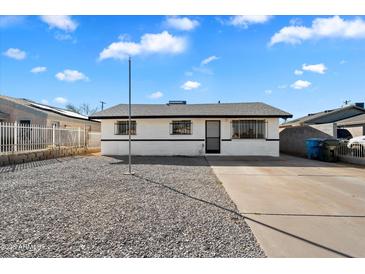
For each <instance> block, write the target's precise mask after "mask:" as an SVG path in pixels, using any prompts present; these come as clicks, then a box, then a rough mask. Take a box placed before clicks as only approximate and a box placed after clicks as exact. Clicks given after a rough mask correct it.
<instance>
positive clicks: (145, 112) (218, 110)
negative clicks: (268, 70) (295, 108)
mask: <svg viewBox="0 0 365 274" xmlns="http://www.w3.org/2000/svg"><path fill="white" fill-rule="evenodd" d="M127 117H128V104H119V105H116V106H113V107H110V108H108V109H105V110H103V111H100V112H97V113H95V114H93V115H92V116H90V118H92V119H112V118H119V119H121V118H122V119H123V118H127ZM132 117H133V118H169V117H170V118H173V117H176V118H178V117H180V118H183V117H186V118H195V117H217V118H219V117H277V118H290V117H292V115H291V114H290V113H288V112H286V111H283V110H281V109H278V108H275V107H272V106H270V105H268V104H265V103H260V102H253V103H218V104H133V105H132Z"/></svg>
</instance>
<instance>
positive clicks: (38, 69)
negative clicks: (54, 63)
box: [30, 67, 47, 73]
mask: <svg viewBox="0 0 365 274" xmlns="http://www.w3.org/2000/svg"><path fill="white" fill-rule="evenodd" d="M46 71H47V68H46V67H34V68H32V69H31V70H30V72H31V73H41V72H46Z"/></svg>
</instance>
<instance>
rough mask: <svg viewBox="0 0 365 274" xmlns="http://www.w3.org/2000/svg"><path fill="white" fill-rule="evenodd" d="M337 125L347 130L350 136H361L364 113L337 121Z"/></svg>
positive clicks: (364, 126)
mask: <svg viewBox="0 0 365 274" xmlns="http://www.w3.org/2000/svg"><path fill="white" fill-rule="evenodd" d="M337 127H338V128H340V129H344V130H348V131H349V132H350V133H351V135H352V137H358V136H363V135H365V114H361V115H357V116H354V117H351V118H347V119H344V120H341V121H338V122H337Z"/></svg>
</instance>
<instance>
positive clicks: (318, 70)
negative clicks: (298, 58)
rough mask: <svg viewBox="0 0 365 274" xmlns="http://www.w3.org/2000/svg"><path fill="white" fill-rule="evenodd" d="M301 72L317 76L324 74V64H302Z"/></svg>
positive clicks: (325, 68)
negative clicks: (316, 74) (312, 73)
mask: <svg viewBox="0 0 365 274" xmlns="http://www.w3.org/2000/svg"><path fill="white" fill-rule="evenodd" d="M302 70H307V71H311V72H316V73H319V74H324V73H325V72H326V70H327V67H326V66H325V65H324V64H316V65H306V64H303V66H302Z"/></svg>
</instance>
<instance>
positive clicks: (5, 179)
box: [0, 156, 265, 257]
mask: <svg viewBox="0 0 365 274" xmlns="http://www.w3.org/2000/svg"><path fill="white" fill-rule="evenodd" d="M125 160H126V159H125V158H118V159H117V158H111V157H100V156H85V157H72V158H62V159H56V160H46V161H42V162H34V163H29V164H23V165H18V166H16V167H5V168H2V169H0V204H1V207H0V216H1V217H0V256H1V257H264V256H265V255H264V252H263V251H262V250H261V248H260V247H259V245H258V243H257V242H256V240H255V238H254V236H253V234H252V232H251V230H250V228H249V227H248V226H247V224H246V223H245V221H244V220H243V219H242V218H241V217H239V216H238V215H237V214H235V213H234V212H235V211H236V208H235V205H234V204H233V202H232V201H231V200H230V198H229V197H228V195H227V194H226V192H225V191H224V189H223V187H222V185H221V184H220V183H219V182H218V181H217V178H216V177H215V176H214V174H213V173H212V171H211V169H210V167H209V166H208V165H207V162H206V160H205V159H204V158H188V157H137V158H135V162H136V164H135V165H134V167H133V168H134V170H135V172H136V174H135V176H128V175H123V172H125V171H126V170H127V166H126V161H125Z"/></svg>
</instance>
